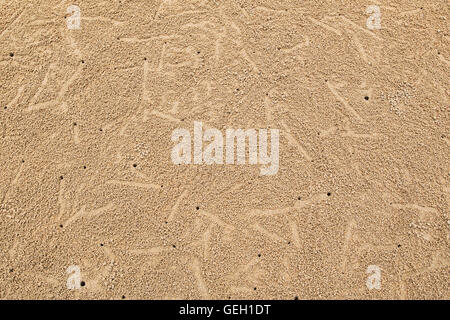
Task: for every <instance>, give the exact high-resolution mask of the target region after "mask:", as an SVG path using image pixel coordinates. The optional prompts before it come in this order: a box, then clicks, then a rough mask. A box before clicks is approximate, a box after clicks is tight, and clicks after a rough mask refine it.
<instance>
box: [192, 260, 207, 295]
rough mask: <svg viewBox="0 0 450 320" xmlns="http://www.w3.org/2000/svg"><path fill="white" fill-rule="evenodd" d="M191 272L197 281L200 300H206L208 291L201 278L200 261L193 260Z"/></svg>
mask: <svg viewBox="0 0 450 320" xmlns="http://www.w3.org/2000/svg"><path fill="white" fill-rule="evenodd" d="M192 272H193V273H194V277H195V279H196V280H197V287H198V291H199V293H200V295H201V297H202V299H208V298H209V294H208V289H207V287H206V284H205V280H204V279H203V277H202V271H201V265H200V261H199V260H198V259H196V258H194V261H193V262H192Z"/></svg>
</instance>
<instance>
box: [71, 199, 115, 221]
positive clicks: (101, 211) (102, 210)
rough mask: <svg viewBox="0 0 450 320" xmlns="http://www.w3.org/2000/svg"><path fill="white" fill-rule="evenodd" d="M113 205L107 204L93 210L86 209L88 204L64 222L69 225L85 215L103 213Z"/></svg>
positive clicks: (89, 216) (93, 215)
mask: <svg viewBox="0 0 450 320" xmlns="http://www.w3.org/2000/svg"><path fill="white" fill-rule="evenodd" d="M112 207H113V204H112V203H110V204H107V205H106V206H104V207H101V208H98V209H95V210H92V211H86V206H82V207H81V209H80V210H79V211H78V212H77V213H75V214H74V215H73V216H72V217H70V218H69V219H67V220H66V222H64V226H66V227H67V226H69V225H71V224H72V223H73V222H75V221H77V220H78V219H82V218H83V217H86V218H93V217H95V216H97V215H99V214H102V213H103V212H105V211H108V210H109V209H111V208H112Z"/></svg>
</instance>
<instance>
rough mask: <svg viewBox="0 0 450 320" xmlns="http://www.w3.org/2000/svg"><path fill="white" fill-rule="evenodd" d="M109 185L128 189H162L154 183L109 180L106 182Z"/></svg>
mask: <svg viewBox="0 0 450 320" xmlns="http://www.w3.org/2000/svg"><path fill="white" fill-rule="evenodd" d="M106 183H107V184H116V185H121V186H126V187H135V188H144V189H160V188H161V187H160V186H157V185H156V184H153V183H143V182H136V181H123V180H108V181H106Z"/></svg>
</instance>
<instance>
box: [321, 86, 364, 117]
mask: <svg viewBox="0 0 450 320" xmlns="http://www.w3.org/2000/svg"><path fill="white" fill-rule="evenodd" d="M326 84H327V87H328V89H330V91H331V93H332V94H333V95H334V96H335V97H336V99H337V100H338V101H339V102H340V103H342V104H343V105H344V107H345V109H347V111H348V112H350V113H351V114H352V115H353V116H354V117H355V118H356V119H357V120H359V121H362V118H361V116H360V115H359V114H358V113H357V112H356V111H355V109H353V108H352V107H351V106H350V104H349V103H348V102H347V101H346V100H345V99H344V98H342V97H341V96H340V95H339V93H338V92H337V90H336V88H335V87H334V86H333V85H332V84H331V83H330V82H329V81H327V82H326Z"/></svg>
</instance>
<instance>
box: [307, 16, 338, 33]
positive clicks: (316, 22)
mask: <svg viewBox="0 0 450 320" xmlns="http://www.w3.org/2000/svg"><path fill="white" fill-rule="evenodd" d="M308 19H309V21H311V22H312V23H314V24H315V25H318V26H320V27H322V28H325V29H326V30H328V31H331V32H333V33H335V34H337V35H338V36H342V32H341V31H340V30H338V29H335V28H333V27H330V26H329V25H327V24H325V23H323V22H320V21H319V20H316V19H314V18H312V17H308Z"/></svg>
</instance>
